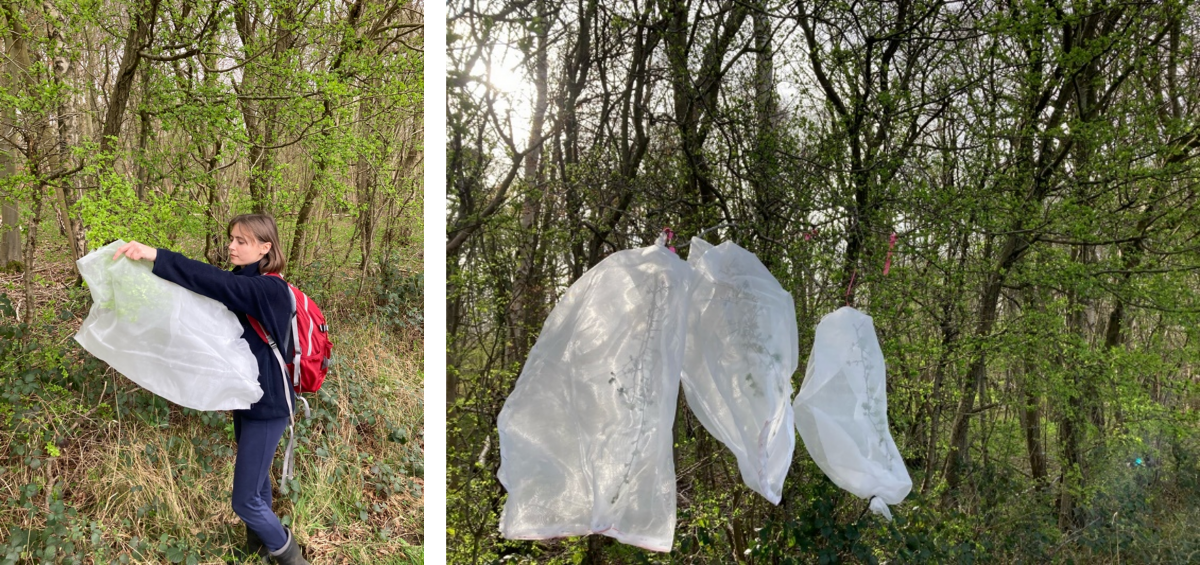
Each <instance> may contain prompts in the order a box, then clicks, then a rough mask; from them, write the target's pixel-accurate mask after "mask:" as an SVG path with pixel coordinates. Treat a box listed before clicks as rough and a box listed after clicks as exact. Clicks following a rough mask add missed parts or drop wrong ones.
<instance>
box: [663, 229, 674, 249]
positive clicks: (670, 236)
mask: <svg viewBox="0 0 1200 565" xmlns="http://www.w3.org/2000/svg"><path fill="white" fill-rule="evenodd" d="M663 233H665V234H667V249H670V250H671V253H675V247H674V246H672V245H671V242H672V241H675V232H673V231H671V228H663Z"/></svg>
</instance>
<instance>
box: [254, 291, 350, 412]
mask: <svg viewBox="0 0 1200 565" xmlns="http://www.w3.org/2000/svg"><path fill="white" fill-rule="evenodd" d="M267 276H270V277H278V278H279V279H280V280H282V279H283V277H281V276H280V275H279V273H268V274H267ZM285 282H286V281H285ZM288 288H289V289H291V291H292V294H291V298H292V312H293V314H292V345H294V346H295V352H296V354H295V356H294V357H293V358H292V362H291V363H287V370H288V371H289V372H290V373H292V388H294V389H295V390H296V392H317V391H318V390H321V384H322V383H324V382H325V375H326V374H327V373H328V372H329V359H330V357H331V355H332V352H333V345H332V344H331V343H329V326H327V325H325V315H324V314H322V313H321V308H319V307H318V306H317V303H316V302H313V301H312V300H310V299H309V298H308V295H306V294H304V293H303V292H301V291H300V289H298V288H296V287H294V286H292V284H291V283H288ZM249 320H250V325H251V326H252V327H253V328H254V331H255V332H257V333H258V337H261V338H262V340H263V341H265V342H267V344H268V345H270V346H271V347H272V348H273V349H276V353H278V354H279V359H280V361H281V362H282V360H283V354H282V352H280V351H279V350H278V347H277V346H276V344H275V341H274V340H272V339H271V336H269V335H267V332H266V331H264V330H263V327H262V324H259V323H258V320H255V319H254V318H249Z"/></svg>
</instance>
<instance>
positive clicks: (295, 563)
mask: <svg viewBox="0 0 1200 565" xmlns="http://www.w3.org/2000/svg"><path fill="white" fill-rule="evenodd" d="M284 531H286V532H287V535H288V536H287V543H286V544H284V545H283V547H282V548H280V549H279V551H272V552H271V559H273V560H274V561H275V562H276V563H279V565H310V563H309V562H308V561H305V560H304V555H303V554H301V553H300V544H298V543H296V538H295V537H293V536H292V531H291V530H288V529H286V528H285V529H284Z"/></svg>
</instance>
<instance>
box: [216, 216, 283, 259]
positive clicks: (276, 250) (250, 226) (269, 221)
mask: <svg viewBox="0 0 1200 565" xmlns="http://www.w3.org/2000/svg"><path fill="white" fill-rule="evenodd" d="M233 226H242V229H243V230H246V231H249V232H250V235H252V236H254V239H256V240H258V241H259V242H260V243H270V244H271V250H270V251H267V254H266V255H264V256H263V258H262V259H261V260H259V262H258V269H259V271H261V272H263V273H282V272H283V268H284V267H286V266H287V260H286V259H284V258H283V249H282V248H280V247H279V229H278V228H276V227H275V218H272V217H271V216H268V215H266V214H242V215H240V216H236V217H234V218H233V219H232V220H229V227H228V228H226V229H225V232H226V233H227V234H229V235H230V236H232V235H233Z"/></svg>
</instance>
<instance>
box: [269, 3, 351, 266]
mask: <svg viewBox="0 0 1200 565" xmlns="http://www.w3.org/2000/svg"><path fill="white" fill-rule="evenodd" d="M363 2H364V0H355V2H354V4H353V5H352V6H350V10H349V11H348V12H347V13H346V30H347V31H346V35H345V38H344V39H343V40H342V44H341V46H340V47H339V48H338V52H337V54H336V55H335V56H334V57H333V62H332V63H330V64H329V74H331V75H333V76H336V77H338V78H339V79H342V78H344V77H342V62H343V61H345V59H346V56H347V55H349V54H350V53H351V52H352V50H355V49H357V48H358V45H359V43H358V42H357V41H355V40H356V39H357V38H358V36H357V30H358V24H359V19H360V17H361V16H362V12H363ZM334 96H336V95H331V94H330V93H324V94H323V97H324V101H323V108H324V110H323V115H322V119H323V120H332V119H333V105H334ZM319 137H321V138H324V137H327V136H326V135H320V136H319ZM319 145H321V144H320V143H318V146H319ZM316 161H317V162H316V163H315V164H314V166H313V168H314V170H315V172H314V173H313V177H312V180H311V181H310V182H309V183H308V189H307V190H305V191H304V200H303V204H301V205H300V213H299V215H297V216H296V231H295V233H294V234H293V237H292V248H291V250H290V251H289V252H288V263H291V264H296V265H298V264H299V263H300V259H301V257H303V256H304V247H305V245H307V244H308V241H307V239H308V229H309V225H308V224H309V219H310V218H311V216H312V213H313V210H314V208H315V206H316V201H317V195H319V194H320V187H321V185H322V184H324V182H325V181H326V178H327V176H328V172H327V169H328V167H329V160H328V159H327V158H325V156H324V155H322V154H320V153H318V154H317V159H316Z"/></svg>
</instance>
